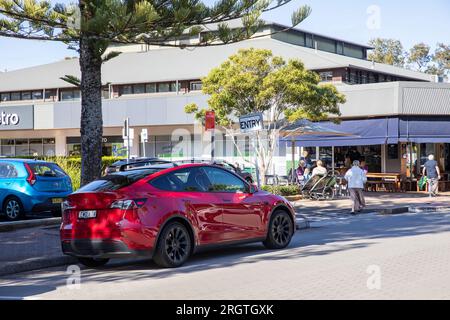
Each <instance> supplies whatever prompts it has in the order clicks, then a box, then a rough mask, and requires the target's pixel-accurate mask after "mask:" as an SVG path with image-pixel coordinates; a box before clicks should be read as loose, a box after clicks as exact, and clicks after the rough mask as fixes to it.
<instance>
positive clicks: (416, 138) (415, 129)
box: [399, 117, 450, 143]
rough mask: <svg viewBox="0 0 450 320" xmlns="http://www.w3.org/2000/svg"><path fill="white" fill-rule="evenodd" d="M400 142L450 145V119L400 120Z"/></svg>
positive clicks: (407, 118)
mask: <svg viewBox="0 0 450 320" xmlns="http://www.w3.org/2000/svg"><path fill="white" fill-rule="evenodd" d="M399 141H401V142H415V143H450V118H445V117H426V118H419V117H405V118H400V119H399Z"/></svg>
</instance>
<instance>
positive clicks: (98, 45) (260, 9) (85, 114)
mask: <svg viewBox="0 0 450 320" xmlns="http://www.w3.org/2000/svg"><path fill="white" fill-rule="evenodd" d="M290 1H291V0H276V1H273V0H217V1H216V2H215V3H213V4H211V5H207V4H205V3H204V2H202V1H200V0H79V1H77V2H76V3H75V4H74V5H69V6H66V5H63V4H54V5H52V4H51V3H50V2H49V1H45V0H0V36H3V37H13V38H20V39H30V40H46V41H59V42H64V43H66V44H67V45H68V46H69V48H72V49H74V50H77V51H78V53H79V64H80V71H81V79H74V77H73V76H71V75H67V76H66V77H64V80H67V81H68V82H69V83H71V84H72V85H76V86H79V87H80V89H81V123H80V133H81V155H82V160H81V164H82V166H81V184H82V185H84V184H86V183H88V182H90V181H92V180H94V179H96V178H98V177H99V176H100V175H101V153H102V143H101V137H102V133H103V120H102V108H101V106H102V99H101V88H102V77H101V69H102V64H103V63H104V62H105V61H108V60H109V59H112V58H114V57H116V56H117V55H118V54H119V53H118V52H110V53H109V54H105V52H106V49H107V48H108V47H109V46H110V45H111V44H116V45H117V44H148V45H158V46H172V47H181V48H184V47H188V46H207V45H224V44H228V43H232V42H237V41H242V40H245V39H248V38H251V37H253V36H254V35H255V33H256V31H257V30H258V29H259V28H260V27H261V25H262V21H261V20H260V16H261V14H263V13H264V12H267V11H270V10H274V9H277V8H279V7H281V6H283V5H285V4H287V3H289V2H290ZM310 11H311V10H310V8H309V7H308V6H301V7H300V8H299V9H298V10H296V11H295V12H293V14H292V24H293V26H295V25H297V24H299V23H300V22H301V21H303V20H304V19H305V18H306V17H307V16H308V15H309V14H310ZM233 19H242V23H243V24H242V27H239V28H234V29H231V28H230V27H229V26H228V24H227V22H228V21H230V20H233ZM212 24H214V25H216V26H217V31H215V32H209V33H205V30H207V28H208V25H212ZM186 35H190V36H201V38H202V41H201V42H200V43H198V44H189V45H186V44H180V43H179V42H178V41H176V40H177V39H179V38H180V36H186Z"/></svg>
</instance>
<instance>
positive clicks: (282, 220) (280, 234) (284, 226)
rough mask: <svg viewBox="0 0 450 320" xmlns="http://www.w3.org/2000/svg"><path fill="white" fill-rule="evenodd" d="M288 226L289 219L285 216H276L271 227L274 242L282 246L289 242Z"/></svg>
mask: <svg viewBox="0 0 450 320" xmlns="http://www.w3.org/2000/svg"><path fill="white" fill-rule="evenodd" d="M290 224H291V222H290V221H289V217H286V216H285V215H281V214H280V215H277V216H276V217H275V219H274V221H273V225H272V236H273V239H274V240H275V242H276V243H277V244H278V245H280V246H284V245H286V243H287V242H288V241H289V237H290Z"/></svg>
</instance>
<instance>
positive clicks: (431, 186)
mask: <svg viewBox="0 0 450 320" xmlns="http://www.w3.org/2000/svg"><path fill="white" fill-rule="evenodd" d="M422 175H423V176H426V177H427V182H428V192H429V194H430V198H431V197H436V196H437V194H438V192H439V180H440V179H441V171H440V170H439V166H438V163H437V161H436V160H434V155H432V154H430V155H429V156H428V161H427V162H425V165H424V166H423V172H422Z"/></svg>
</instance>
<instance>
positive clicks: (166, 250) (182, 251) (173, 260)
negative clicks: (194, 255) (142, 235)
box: [153, 222, 192, 268]
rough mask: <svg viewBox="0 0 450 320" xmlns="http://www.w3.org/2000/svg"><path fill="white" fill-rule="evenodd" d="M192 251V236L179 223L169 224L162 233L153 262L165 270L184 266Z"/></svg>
mask: <svg viewBox="0 0 450 320" xmlns="http://www.w3.org/2000/svg"><path fill="white" fill-rule="evenodd" d="M191 251H192V241H191V236H190V234H189V232H188V230H187V229H186V227H185V226H184V225H183V224H181V223H179V222H169V224H168V225H166V226H165V227H164V229H163V231H162V232H161V236H160V238H159V241H158V245H157V247H156V250H155V255H154V256H153V261H154V262H155V263H156V264H157V265H159V266H161V267H164V268H176V267H179V266H181V265H183V264H184V263H185V262H186V261H187V259H188V258H189V256H190V255H191Z"/></svg>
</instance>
